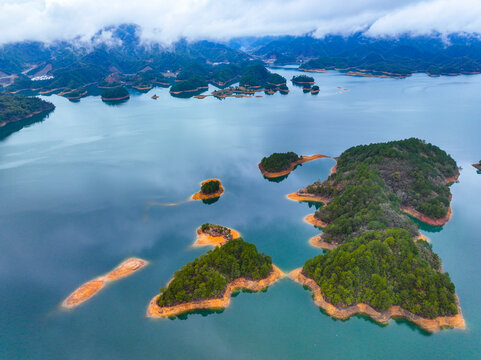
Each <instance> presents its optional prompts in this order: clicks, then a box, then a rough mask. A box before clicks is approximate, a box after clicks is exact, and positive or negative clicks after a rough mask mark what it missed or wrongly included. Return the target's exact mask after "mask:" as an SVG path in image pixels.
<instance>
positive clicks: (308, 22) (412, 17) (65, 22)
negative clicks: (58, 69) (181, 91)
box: [0, 0, 481, 44]
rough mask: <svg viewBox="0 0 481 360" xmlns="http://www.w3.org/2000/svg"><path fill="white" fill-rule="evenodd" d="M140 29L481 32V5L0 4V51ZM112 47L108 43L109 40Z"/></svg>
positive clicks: (286, 0)
mask: <svg viewBox="0 0 481 360" xmlns="http://www.w3.org/2000/svg"><path fill="white" fill-rule="evenodd" d="M123 23H133V24H138V25H139V26H140V28H141V29H142V33H141V37H142V39H144V40H145V41H149V42H150V41H154V42H160V43H165V44H168V43H171V42H172V41H175V40H177V39H179V38H181V37H184V38H187V39H190V40H199V39H213V40H227V39H230V38H233V37H240V36H263V35H301V34H305V33H312V34H313V35H314V36H317V37H322V36H324V35H326V34H342V35H349V34H352V33H354V32H359V31H364V32H365V33H366V34H368V35H370V36H396V35H399V34H406V33H410V34H414V35H421V34H430V33H441V34H448V33H453V32H466V33H481V1H480V0H427V1H421V0H404V1H393V0H350V1H342V2H341V1H337V2H335V1H332V0H282V1H279V0H229V1H218V0H175V1H164V0H162V1H155V0H136V1H132V0H128V1H126V0H117V1H102V0H0V44H5V43H9V42H17V41H23V40H38V41H45V42H50V41H54V40H71V39H75V38H76V39H79V40H89V39H90V38H91V37H92V36H93V35H94V34H95V33H96V32H98V30H99V29H101V28H104V27H106V26H112V25H119V24H123ZM105 40H106V41H108V40H109V39H108V38H107V39H105Z"/></svg>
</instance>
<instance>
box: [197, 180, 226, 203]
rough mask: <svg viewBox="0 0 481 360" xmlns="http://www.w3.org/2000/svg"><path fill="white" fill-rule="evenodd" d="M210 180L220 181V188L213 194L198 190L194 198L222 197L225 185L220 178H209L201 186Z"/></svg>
mask: <svg viewBox="0 0 481 360" xmlns="http://www.w3.org/2000/svg"><path fill="white" fill-rule="evenodd" d="M209 181H218V182H219V190H218V191H217V192H215V193H213V194H203V193H202V191H199V192H196V193H195V194H194V195H192V200H207V199H215V198H218V197H220V196H221V195H222V194H223V193H224V187H223V186H222V183H221V182H220V180H219V179H207V180H204V181H202V182H201V184H200V186H201V187H202V185H204V184H205V183H206V182H209Z"/></svg>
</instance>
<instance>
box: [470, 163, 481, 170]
mask: <svg viewBox="0 0 481 360" xmlns="http://www.w3.org/2000/svg"><path fill="white" fill-rule="evenodd" d="M472 165H473V167H474V168H476V169H478V170H481V164H472Z"/></svg>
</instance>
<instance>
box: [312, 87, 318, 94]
mask: <svg viewBox="0 0 481 360" xmlns="http://www.w3.org/2000/svg"><path fill="white" fill-rule="evenodd" d="M311 94H312V95H317V94H319V86H317V85H314V86H313V87H311Z"/></svg>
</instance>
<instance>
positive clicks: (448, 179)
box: [445, 165, 474, 184]
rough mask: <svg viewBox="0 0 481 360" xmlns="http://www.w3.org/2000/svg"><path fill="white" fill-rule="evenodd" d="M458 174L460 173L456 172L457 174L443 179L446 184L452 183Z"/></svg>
mask: <svg viewBox="0 0 481 360" xmlns="http://www.w3.org/2000/svg"><path fill="white" fill-rule="evenodd" d="M473 166H474V165H473ZM460 175H461V174H460V173H457V174H456V175H454V176H451V177H447V178H446V179H445V181H446V184H453V183H455V182H456V181H458V179H459V176H460Z"/></svg>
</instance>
